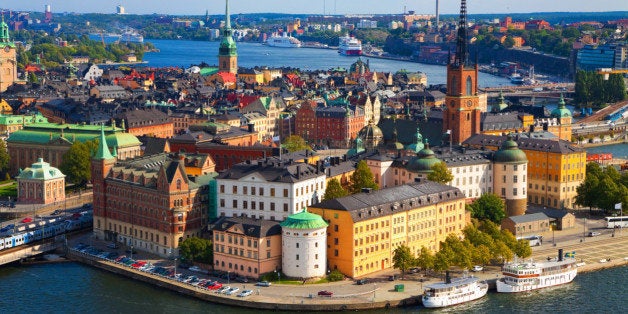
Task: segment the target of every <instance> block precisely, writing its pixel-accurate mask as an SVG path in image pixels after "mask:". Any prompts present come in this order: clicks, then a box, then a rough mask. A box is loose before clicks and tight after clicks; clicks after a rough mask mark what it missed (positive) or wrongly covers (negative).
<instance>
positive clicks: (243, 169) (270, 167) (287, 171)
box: [218, 158, 325, 183]
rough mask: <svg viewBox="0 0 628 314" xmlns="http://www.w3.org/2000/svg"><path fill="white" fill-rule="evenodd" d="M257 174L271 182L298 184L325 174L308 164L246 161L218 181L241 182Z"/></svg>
mask: <svg viewBox="0 0 628 314" xmlns="http://www.w3.org/2000/svg"><path fill="white" fill-rule="evenodd" d="M254 173H257V174H259V175H260V176H262V177H263V178H264V180H266V181H269V182H284V183H296V182H300V181H304V180H308V179H312V178H315V177H319V176H324V175H325V174H324V173H323V172H321V171H319V170H318V169H316V167H314V166H312V165H309V164H306V163H294V162H290V161H285V160H284V161H279V160H276V159H274V158H272V159H270V158H269V159H268V160H265V159H260V160H257V161H253V162H251V161H246V162H243V163H239V164H237V165H234V166H233V167H231V169H228V170H225V171H224V172H222V173H220V175H218V179H223V180H225V179H226V180H239V179H241V178H243V177H246V176H248V175H251V174H254Z"/></svg>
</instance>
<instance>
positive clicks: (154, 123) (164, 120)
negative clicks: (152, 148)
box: [115, 109, 174, 138]
mask: <svg viewBox="0 0 628 314" xmlns="http://www.w3.org/2000/svg"><path fill="white" fill-rule="evenodd" d="M115 118H116V120H117V121H118V122H120V125H121V126H122V128H123V129H125V126H126V130H127V132H128V133H130V134H133V135H135V136H152V137H160V138H170V137H172V136H173V135H174V124H173V123H172V121H170V118H169V117H168V115H167V114H165V113H163V112H162V111H160V110H157V109H146V110H129V111H125V112H122V113H120V114H118V115H117V116H116V117H115Z"/></svg>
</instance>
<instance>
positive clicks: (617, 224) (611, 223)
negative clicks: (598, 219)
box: [606, 216, 628, 229]
mask: <svg viewBox="0 0 628 314" xmlns="http://www.w3.org/2000/svg"><path fill="white" fill-rule="evenodd" d="M606 228H608V229H613V228H628V216H616V217H606Z"/></svg>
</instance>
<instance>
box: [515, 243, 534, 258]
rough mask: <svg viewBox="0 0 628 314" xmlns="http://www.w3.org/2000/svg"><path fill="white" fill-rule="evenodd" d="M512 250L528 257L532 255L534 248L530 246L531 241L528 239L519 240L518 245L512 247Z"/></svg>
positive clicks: (523, 256)
mask: <svg viewBox="0 0 628 314" xmlns="http://www.w3.org/2000/svg"><path fill="white" fill-rule="evenodd" d="M512 251H513V252H514V253H515V254H517V256H519V257H522V258H526V257H528V256H530V255H532V248H531V247H530V241H529V240H526V239H520V240H517V245H516V246H515V247H514V248H512Z"/></svg>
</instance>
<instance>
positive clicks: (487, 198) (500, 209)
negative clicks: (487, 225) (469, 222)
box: [469, 193, 506, 224]
mask: <svg viewBox="0 0 628 314" xmlns="http://www.w3.org/2000/svg"><path fill="white" fill-rule="evenodd" d="M504 207H505V206H504V201H503V200H502V199H501V198H500V197H499V196H497V195H496V194H493V193H487V194H483V195H482V196H480V198H478V199H476V200H475V201H473V203H471V205H469V208H470V209H471V216H472V217H474V218H477V219H480V220H485V219H488V220H490V221H492V222H494V223H497V224H499V223H501V221H502V219H504V218H505V217H506V212H505V211H504Z"/></svg>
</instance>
